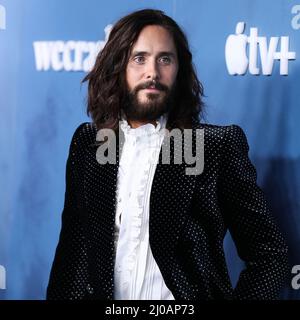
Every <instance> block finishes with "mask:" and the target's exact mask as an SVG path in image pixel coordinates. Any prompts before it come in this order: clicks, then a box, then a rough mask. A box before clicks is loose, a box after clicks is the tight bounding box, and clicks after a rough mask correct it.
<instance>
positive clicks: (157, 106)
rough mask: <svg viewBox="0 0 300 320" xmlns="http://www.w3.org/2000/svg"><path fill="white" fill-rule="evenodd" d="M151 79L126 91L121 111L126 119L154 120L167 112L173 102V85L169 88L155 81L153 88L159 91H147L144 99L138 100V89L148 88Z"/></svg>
mask: <svg viewBox="0 0 300 320" xmlns="http://www.w3.org/2000/svg"><path fill="white" fill-rule="evenodd" d="M151 85H153V83H152V81H149V82H146V83H144V84H141V85H138V86H136V87H135V88H134V89H133V90H132V91H128V92H127V95H126V102H125V104H124V106H123V111H124V113H125V115H126V118H127V119H128V120H133V121H145V122H146V121H155V120H157V119H158V118H159V117H160V116H162V115H163V114H164V113H168V112H169V111H170V108H171V106H172V104H173V103H174V96H175V85H173V86H172V88H171V89H169V88H168V87H167V86H166V85H163V84H161V83H156V84H155V88H156V89H158V90H160V92H159V93H156V92H155V93H151V92H149V93H147V94H146V101H140V99H139V97H138V94H139V91H140V90H143V89H146V88H150V86H151Z"/></svg>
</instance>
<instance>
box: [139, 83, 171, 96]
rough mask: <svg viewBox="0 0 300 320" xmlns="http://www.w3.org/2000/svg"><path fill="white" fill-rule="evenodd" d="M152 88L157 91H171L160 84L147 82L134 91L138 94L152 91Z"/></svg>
mask: <svg viewBox="0 0 300 320" xmlns="http://www.w3.org/2000/svg"><path fill="white" fill-rule="evenodd" d="M150 88H155V89H157V90H161V91H166V92H168V91H169V88H168V87H167V86H166V85H164V84H162V83H160V82H155V83H153V81H147V82H145V83H141V84H139V85H138V86H136V87H135V88H134V90H133V93H137V92H138V91H139V90H143V89H150Z"/></svg>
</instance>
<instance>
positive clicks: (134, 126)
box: [128, 120, 156, 129]
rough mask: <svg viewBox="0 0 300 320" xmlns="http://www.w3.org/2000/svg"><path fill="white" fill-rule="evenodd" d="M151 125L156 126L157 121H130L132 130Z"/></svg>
mask: <svg viewBox="0 0 300 320" xmlns="http://www.w3.org/2000/svg"><path fill="white" fill-rule="evenodd" d="M147 123H151V124H153V125H154V126H155V124H156V121H135V120H128V124H129V125H130V127H131V128H133V129H136V128H138V127H140V126H142V125H144V124H147Z"/></svg>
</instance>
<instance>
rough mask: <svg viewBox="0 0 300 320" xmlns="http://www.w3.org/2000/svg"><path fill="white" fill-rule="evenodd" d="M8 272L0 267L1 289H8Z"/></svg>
mask: <svg viewBox="0 0 300 320" xmlns="http://www.w3.org/2000/svg"><path fill="white" fill-rule="evenodd" d="M5 282H6V272H5V268H4V267H3V266H1V265H0V289H6V283H5Z"/></svg>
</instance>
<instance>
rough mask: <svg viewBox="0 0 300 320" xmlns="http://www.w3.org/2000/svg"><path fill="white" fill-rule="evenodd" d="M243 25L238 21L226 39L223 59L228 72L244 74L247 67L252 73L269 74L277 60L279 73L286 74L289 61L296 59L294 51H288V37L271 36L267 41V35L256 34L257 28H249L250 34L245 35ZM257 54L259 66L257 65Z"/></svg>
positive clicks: (243, 23)
mask: <svg viewBox="0 0 300 320" xmlns="http://www.w3.org/2000/svg"><path fill="white" fill-rule="evenodd" d="M245 26H246V24H245V22H238V23H237V25H236V29H235V34H231V35H230V36H228V38H227V40H226V44H225V60H226V65H227V69H228V73H229V74H230V75H244V74H245V73H246V72H247V69H248V70H249V73H250V74H253V75H259V74H260V73H261V72H262V74H263V75H271V74H272V71H273V66H274V61H275V60H278V61H280V75H288V64H289V61H290V60H295V59H296V52H293V51H289V37H287V36H283V37H271V38H270V40H269V41H268V39H267V37H261V36H258V28H250V35H249V36H246V35H245V34H244V31H245ZM279 43H280V49H279V48H278V47H279ZM247 47H248V49H249V50H247ZM247 53H248V55H247ZM258 54H259V55H260V62H261V68H260V67H259V66H258Z"/></svg>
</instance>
